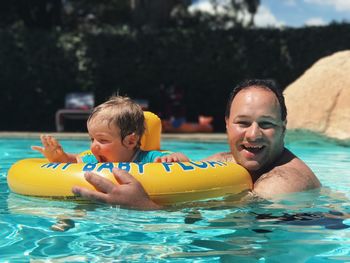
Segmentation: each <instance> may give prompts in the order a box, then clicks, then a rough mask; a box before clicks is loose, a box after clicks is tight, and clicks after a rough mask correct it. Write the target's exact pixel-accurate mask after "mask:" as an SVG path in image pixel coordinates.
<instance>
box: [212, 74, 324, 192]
mask: <svg viewBox="0 0 350 263" xmlns="http://www.w3.org/2000/svg"><path fill="white" fill-rule="evenodd" d="M286 117H287V109H286V105H285V103H284V98H283V95H282V93H281V92H280V91H279V89H278V88H277V87H276V85H275V83H274V82H273V81H271V80H258V79H257V80H248V81H245V82H243V83H241V84H239V85H238V86H236V87H235V88H234V90H233V91H232V93H231V95H230V98H229V101H228V103H227V108H226V113H225V121H226V130H227V136H228V143H229V145H230V150H231V152H228V153H218V154H215V155H213V156H211V157H209V158H207V160H221V161H223V160H225V161H233V162H236V163H238V164H240V165H242V166H244V167H245V168H246V169H247V170H248V171H249V172H250V174H251V176H252V179H253V182H254V189H253V191H254V192H255V193H256V194H257V195H259V196H261V197H264V198H271V197H273V196H274V195H277V194H285V193H292V192H300V191H304V190H308V189H313V188H317V187H320V185H321V184H320V182H319V181H318V179H317V177H316V176H315V174H314V173H313V172H312V171H311V169H310V168H309V167H308V166H307V165H306V164H305V163H304V162H303V161H301V160H300V159H299V158H297V157H296V156H295V155H294V154H293V153H291V152H290V151H289V150H287V149H286V148H285V147H284V136H285V132H286V124H287V120H286Z"/></svg>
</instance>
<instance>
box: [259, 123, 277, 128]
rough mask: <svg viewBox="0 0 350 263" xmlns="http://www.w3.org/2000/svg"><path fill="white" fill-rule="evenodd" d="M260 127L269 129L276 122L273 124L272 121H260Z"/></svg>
mask: <svg viewBox="0 0 350 263" xmlns="http://www.w3.org/2000/svg"><path fill="white" fill-rule="evenodd" d="M259 127H260V128H262V129H269V128H273V127H275V124H273V123H272V122H260V123H259Z"/></svg>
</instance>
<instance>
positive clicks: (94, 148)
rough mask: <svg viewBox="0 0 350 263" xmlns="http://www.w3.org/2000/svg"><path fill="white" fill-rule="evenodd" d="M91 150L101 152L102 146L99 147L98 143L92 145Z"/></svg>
mask: <svg viewBox="0 0 350 263" xmlns="http://www.w3.org/2000/svg"><path fill="white" fill-rule="evenodd" d="M91 150H92V151H99V150H100V145H98V143H96V142H93V143H91Z"/></svg>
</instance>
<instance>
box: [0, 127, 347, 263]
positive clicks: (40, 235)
mask: <svg viewBox="0 0 350 263" xmlns="http://www.w3.org/2000/svg"><path fill="white" fill-rule="evenodd" d="M38 143H39V141H38V140H31V139H6V140H5V139H0V156H1V162H0V192H1V195H0V229H1V231H0V261H1V262H29V261H35V262H51V261H52V262H284V263H287V262H347V261H350V202H349V200H350V194H349V189H350V147H349V145H348V146H347V145H341V144H338V143H336V142H334V141H329V140H326V139H324V138H321V137H317V136H313V135H305V134H289V135H288V136H287V144H286V146H287V147H288V148H289V149H291V150H292V151H293V152H295V153H296V154H297V155H298V156H299V157H301V158H302V159H303V160H304V161H305V162H306V163H307V164H309V165H310V167H311V168H312V169H313V171H314V172H315V173H316V174H317V176H318V177H319V179H320V181H321V182H322V184H323V187H322V188H321V189H320V190H317V191H310V192H304V193H297V194H293V195H290V196H288V197H285V198H284V199H279V200H274V201H264V200H254V201H249V202H248V201H242V200H240V198H239V197H236V198H234V197H233V198H229V199H227V200H221V199H217V200H212V201H206V202H197V203H192V204H187V205H182V206H175V207H171V208H169V209H167V210H163V211H150V212H142V211H132V210H126V209H120V208H117V207H110V206H106V205H99V204H90V203H88V202H80V203H77V202H68V201H48V200H45V199H38V198H30V197H24V196H19V195H15V194H13V193H10V192H9V189H8V187H7V183H6V173H7V170H8V169H9V167H10V165H11V164H12V163H14V162H15V161H17V160H19V159H22V158H29V157H38V156H39V155H38V154H37V153H36V152H33V151H31V150H30V146H31V145H36V144H38ZM62 144H63V145H64V147H65V148H66V149H69V150H71V151H72V152H80V151H83V150H85V149H87V148H88V142H87V141H81V140H64V141H62ZM163 147H164V148H166V149H169V150H182V151H183V152H185V153H186V154H188V155H189V156H191V157H192V158H193V159H200V158H203V157H205V156H208V155H210V154H212V153H215V152H218V151H226V150H228V148H227V145H226V143H225V142H207V143H204V142H187V141H175V140H168V141H164V142H163ZM348 217H349V219H348ZM59 220H66V221H67V222H68V223H69V225H70V226H71V228H70V229H68V230H67V231H65V232H60V231H54V230H52V226H53V225H55V224H57V222H58V221H59Z"/></svg>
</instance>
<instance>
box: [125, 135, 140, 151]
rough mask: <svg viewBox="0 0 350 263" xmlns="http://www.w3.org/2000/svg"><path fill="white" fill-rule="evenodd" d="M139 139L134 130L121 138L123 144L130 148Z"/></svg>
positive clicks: (134, 145) (133, 146)
mask: <svg viewBox="0 0 350 263" xmlns="http://www.w3.org/2000/svg"><path fill="white" fill-rule="evenodd" d="M138 141H139V136H138V135H136V134H135V133H134V132H133V133H131V134H129V135H127V136H126V137H125V138H124V140H123V144H124V145H125V146H126V147H127V148H130V149H133V148H135V147H136V145H137V143H138Z"/></svg>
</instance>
